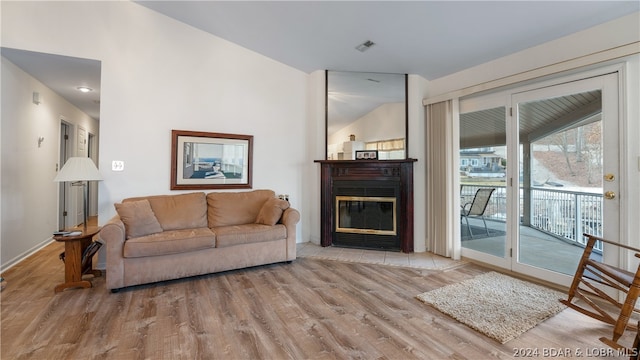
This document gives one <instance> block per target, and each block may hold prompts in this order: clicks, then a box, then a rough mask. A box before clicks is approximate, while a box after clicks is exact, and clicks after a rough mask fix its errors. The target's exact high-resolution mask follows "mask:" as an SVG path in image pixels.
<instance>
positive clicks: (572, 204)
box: [460, 74, 619, 285]
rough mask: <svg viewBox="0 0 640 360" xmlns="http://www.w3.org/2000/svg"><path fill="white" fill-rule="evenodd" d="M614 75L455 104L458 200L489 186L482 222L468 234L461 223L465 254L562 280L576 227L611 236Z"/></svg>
mask: <svg viewBox="0 0 640 360" xmlns="http://www.w3.org/2000/svg"><path fill="white" fill-rule="evenodd" d="M617 81H618V78H617V74H610V75H602V76H596V77H593V78H589V79H585V80H579V81H571V82H567V83H562V84H555V85H552V86H545V87H540V88H533V89H531V90H525V91H519V92H518V91H517V90H516V91H512V92H510V93H502V94H499V95H497V96H493V97H487V98H486V99H485V101H480V102H476V103H478V104H479V103H483V102H484V103H485V106H484V107H485V108H481V109H472V107H469V108H470V109H471V111H465V112H463V111H461V115H460V159H461V163H460V167H461V168H460V183H461V204H465V202H468V201H469V199H471V198H472V197H473V195H475V193H476V192H477V190H478V189H481V188H493V189H495V191H494V192H493V194H492V196H491V199H490V201H489V203H488V205H487V208H486V210H485V212H484V214H483V217H482V220H483V221H484V223H486V224H487V225H486V226H483V225H484V223H483V222H481V221H480V217H476V218H475V219H473V220H472V221H473V222H472V224H474V225H475V226H477V227H476V228H475V230H476V233H477V234H478V235H476V236H473V237H465V232H464V231H462V230H465V229H464V226H462V228H461V242H462V252H463V255H464V256H468V257H470V258H475V259H478V260H481V261H484V262H489V263H492V264H495V265H497V266H501V267H504V268H507V269H511V270H513V271H516V272H521V273H526V274H527V275H530V276H535V277H538V278H544V279H545V280H548V281H552V282H554V283H557V284H561V285H569V283H570V281H571V278H572V276H573V274H574V272H575V269H576V266H577V263H578V260H579V257H580V255H581V254H582V249H583V247H584V238H583V236H582V233H590V234H594V235H598V236H605V237H609V238H617V231H618V228H619V220H618V214H619V202H618V201H617V199H616V198H615V195H611V194H617V193H618V181H617V177H618V166H619V165H618V164H619V159H618V83H617ZM492 101H493V103H492ZM500 102H502V104H500V106H495V105H496V104H498V103H500ZM462 109H463V106H462V102H461V110H462ZM474 129H475V130H474ZM483 132H484V133H483ZM605 175H606V176H605ZM609 178H611V179H612V180H611V181H607V180H606V179H609ZM603 179H604V180H603ZM604 194H608V195H604ZM608 197H611V199H608ZM472 230H473V228H472ZM598 252H599V256H604V252H603V249H602V247H601V246H600V247H599V249H598Z"/></svg>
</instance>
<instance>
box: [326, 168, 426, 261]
mask: <svg viewBox="0 0 640 360" xmlns="http://www.w3.org/2000/svg"><path fill="white" fill-rule="evenodd" d="M416 161H417V160H416V159H406V160H315V162H316V163H319V164H320V167H321V171H320V176H321V180H320V186H321V195H320V197H321V199H320V203H321V205H320V206H321V212H320V221H321V240H320V244H321V245H322V246H331V245H334V238H335V236H336V232H335V230H336V214H335V199H336V194H337V191H339V190H338V188H339V187H340V186H345V185H346V186H347V187H348V186H350V185H349V184H353V186H356V187H360V186H364V187H368V188H371V189H374V190H373V191H375V188H377V187H379V188H382V189H392V190H390V191H393V192H394V193H395V194H396V201H397V214H396V215H397V227H398V231H397V232H398V235H397V241H396V240H392V243H389V244H388V245H383V246H382V248H380V245H375V246H372V248H380V249H381V250H396V251H402V252H405V253H410V252H413V163H414V162H416ZM341 195H342V194H341ZM382 238H383V239H384V237H382ZM374 243H376V244H378V242H374ZM358 247H364V248H367V247H368V246H366V245H363V246H358Z"/></svg>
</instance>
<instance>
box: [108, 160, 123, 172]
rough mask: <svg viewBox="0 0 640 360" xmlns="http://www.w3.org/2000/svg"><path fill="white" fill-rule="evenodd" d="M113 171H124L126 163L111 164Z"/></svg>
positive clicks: (117, 161)
mask: <svg viewBox="0 0 640 360" xmlns="http://www.w3.org/2000/svg"><path fill="white" fill-rule="evenodd" d="M111 170H113V171H123V170H124V161H119V160H113V161H112V162H111Z"/></svg>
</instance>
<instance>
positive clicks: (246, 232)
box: [213, 224, 287, 248]
mask: <svg viewBox="0 0 640 360" xmlns="http://www.w3.org/2000/svg"><path fill="white" fill-rule="evenodd" d="M213 231H214V232H215V234H216V247H218V248H221V247H226V246H233V245H240V244H249V243H257V242H263V241H272V240H280V239H285V238H286V237H287V228H286V227H285V226H284V225H280V224H279V225H275V226H269V225H262V224H245V225H231V226H220V227H216V228H214V229H213Z"/></svg>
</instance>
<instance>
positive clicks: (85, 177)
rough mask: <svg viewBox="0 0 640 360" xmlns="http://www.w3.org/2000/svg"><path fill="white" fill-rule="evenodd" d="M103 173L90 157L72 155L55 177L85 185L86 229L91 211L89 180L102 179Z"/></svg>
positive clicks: (58, 179)
mask: <svg viewBox="0 0 640 360" xmlns="http://www.w3.org/2000/svg"><path fill="white" fill-rule="evenodd" d="M101 180H102V175H100V172H99V171H98V168H97V167H96V165H95V164H94V163H93V160H91V158H88V157H70V158H69V159H67V162H66V163H64V166H63V167H62V169H60V171H58V175H56V177H55V178H54V179H53V181H55V182H71V183H72V184H71V185H72V186H74V185H81V186H83V187H84V191H83V194H84V202H83V204H84V214H83V215H84V222H83V226H84V230H85V231H86V230H87V213H88V211H89V209H88V208H89V199H88V193H89V189H88V185H89V181H101Z"/></svg>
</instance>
